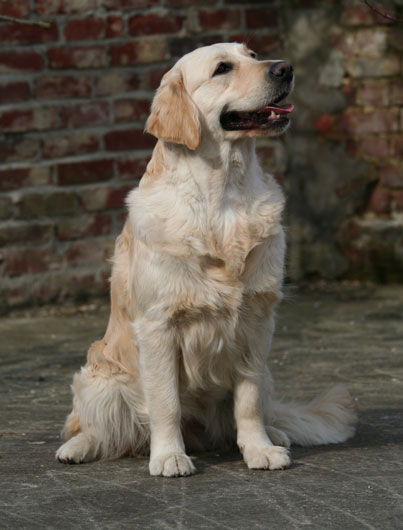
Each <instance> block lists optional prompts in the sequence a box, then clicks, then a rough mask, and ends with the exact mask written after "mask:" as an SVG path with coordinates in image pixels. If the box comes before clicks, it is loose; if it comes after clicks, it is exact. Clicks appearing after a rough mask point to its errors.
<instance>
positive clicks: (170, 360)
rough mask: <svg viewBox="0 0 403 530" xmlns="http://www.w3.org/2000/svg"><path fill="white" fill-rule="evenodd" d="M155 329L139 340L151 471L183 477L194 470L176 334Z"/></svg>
mask: <svg viewBox="0 0 403 530" xmlns="http://www.w3.org/2000/svg"><path fill="white" fill-rule="evenodd" d="M153 328H154V329H152V330H148V333H147V332H146V333H145V329H144V328H143V330H142V333H141V338H140V339H139V340H138V343H139V350H140V368H141V376H142V382H143V388H144V393H145V397H146V402H147V407H148V413H149V418H150V430H151V447H150V474H151V475H162V476H164V477H182V476H186V475H191V474H193V473H194V472H195V467H194V465H193V463H192V461H191V460H190V458H189V457H188V456H187V455H186V454H185V445H184V442H183V437H182V433H181V425H180V424H181V407H180V401H179V389H178V355H177V348H176V347H175V343H174V340H173V337H172V336H171V335H170V334H169V332H167V331H166V330H165V331H164V332H161V331H159V330H157V329H155V327H154V326H153Z"/></svg>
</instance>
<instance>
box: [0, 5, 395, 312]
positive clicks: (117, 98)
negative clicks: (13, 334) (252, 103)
mask: <svg viewBox="0 0 403 530" xmlns="http://www.w3.org/2000/svg"><path fill="white" fill-rule="evenodd" d="M285 4H286V5H285ZM341 4H342V3H340V2H333V1H332V0H328V1H326V2H312V1H294V2H287V3H284V2H280V1H264V2H263V1H259V0H256V1H252V2H246V1H243V0H239V1H238V0H232V1H229V0H204V1H200V2H196V1H195V0H151V1H145V0H18V2H17V1H15V0H10V1H9V2H0V14H6V15H11V16H18V17H27V18H28V17H30V18H43V19H46V20H50V21H52V23H53V24H52V27H51V29H48V30H47V29H41V28H37V27H29V26H21V25H16V24H3V23H1V24H0V43H1V46H0V76H1V80H0V133H1V135H0V260H1V263H0V267H1V273H2V276H1V280H0V281H1V286H0V307H1V308H3V309H4V308H9V307H16V306H19V305H24V304H29V303H44V302H49V301H54V300H61V299H64V298H66V297H70V298H71V297H77V298H79V297H84V296H86V295H93V294H100V293H104V292H106V291H107V289H108V282H107V278H108V275H109V265H108V263H107V262H106V261H105V260H106V258H107V257H108V256H110V255H111V253H112V248H113V242H114V238H115V235H116V234H117V233H118V232H119V230H120V228H121V226H122V222H123V219H124V216H125V211H124V207H123V200H124V196H125V195H126V193H127V191H128V190H129V189H131V188H132V187H133V186H134V185H136V183H137V182H138V179H139V178H140V177H141V175H142V173H143V171H144V168H145V165H146V163H147V160H148V158H149V156H150V154H151V150H152V147H153V145H154V139H153V138H152V137H151V136H149V135H145V134H143V127H144V122H145V118H146V116H147V114H148V110H149V105H150V101H151V98H152V95H153V91H154V90H155V88H156V87H157V86H158V83H159V80H160V78H161V76H162V74H163V73H164V72H165V71H166V70H167V69H168V68H169V67H170V66H171V65H172V64H173V62H174V61H175V60H176V59H177V58H178V57H179V56H181V55H183V54H184V53H186V52H187V51H190V50H191V49H193V48H195V47H197V46H200V45H203V44H210V43H214V42H218V41H227V40H238V41H239V40H245V41H247V42H248V43H249V44H250V45H251V47H253V48H254V49H256V51H258V52H259V54H260V55H262V56H267V57H284V58H287V59H290V60H291V61H292V62H293V63H294V65H295V67H296V70H297V79H298V81H297V88H296V93H295V102H296V103H297V111H296V113H295V124H294V127H293V130H292V132H290V133H288V135H287V136H286V139H285V141H284V139H281V140H276V141H264V142H261V143H260V145H259V153H260V155H261V158H262V160H263V163H264V164H265V166H266V167H267V168H268V169H270V170H272V171H274V172H275V173H276V175H277V176H278V178H279V180H281V181H282V182H284V185H285V187H286V188H287V191H288V194H289V197H290V200H289V207H288V214H287V224H288V225H289V245H290V259H289V261H290V265H289V270H290V275H291V277H292V278H295V279H298V278H301V277H304V276H306V275H313V276H315V275H318V276H325V277H340V276H346V275H354V274H355V275H362V274H364V275H366V276H370V277H375V278H376V277H377V275H378V276H379V274H378V272H377V271H379V259H380V258H379V256H381V255H383V253H385V252H386V253H387V254H388V256H389V257H390V262H391V263H392V265H391V267H389V269H388V270H387V271H386V273H385V272H384V271H383V272H382V274H381V276H382V275H383V276H384V277H385V279H388V278H390V277H391V276H393V274H395V272H394V271H396V267H397V265H398V264H399V263H400V264H401V263H402V261H403V258H402V251H401V246H400V247H399V244H400V245H401V233H402V232H401V222H400V221H399V219H400V217H399V212H402V208H403V207H402V204H403V197H402V186H403V184H402V181H403V177H402V173H401V168H402V165H401V159H402V157H401V155H402V150H403V147H402V143H403V141H402V130H403V127H402V120H403V116H402V115H401V113H402V87H401V80H402V78H401V50H402V40H401V36H399V34H398V33H397V32H396V31H395V29H394V28H393V27H390V26H388V25H385V24H384V22H385V21H384V20H379V19H377V18H376V16H375V15H374V14H373V13H371V12H369V11H368V9H367V8H365V7H360V6H359V7H356V8H352V9H350V8H345V9H342V5H341ZM346 5H351V2H346ZM323 70H325V74H323ZM326 72H327V74H326ZM293 101H294V100H293ZM329 166H330V169H329ZM331 168H333V169H331ZM334 168H336V169H337V171H336V172H335V171H334ZM302 205H304V207H302ZM340 205H344V206H342V207H340ZM399 223H400V224H399ZM399 238H400V240H399ZM399 241H400V243H399ZM374 245H375V247H376V248H375V251H374ZM385 245H386V247H387V248H386V247H385ZM399 259H400V262H399ZM391 271H392V272H391ZM381 279H383V278H381Z"/></svg>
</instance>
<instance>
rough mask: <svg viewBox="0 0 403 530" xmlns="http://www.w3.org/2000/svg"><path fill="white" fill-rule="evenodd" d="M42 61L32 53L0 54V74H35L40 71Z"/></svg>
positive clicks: (11, 52)
mask: <svg viewBox="0 0 403 530" xmlns="http://www.w3.org/2000/svg"><path fill="white" fill-rule="evenodd" d="M42 66H43V59H42V56H41V55H40V54H39V53H38V52H34V51H8V52H6V51H4V52H0V73H2V72H3V73H4V72H19V71H21V72H37V71H39V70H42Z"/></svg>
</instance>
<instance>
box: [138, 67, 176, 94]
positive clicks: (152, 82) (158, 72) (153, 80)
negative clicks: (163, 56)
mask: <svg viewBox="0 0 403 530" xmlns="http://www.w3.org/2000/svg"><path fill="white" fill-rule="evenodd" d="M169 69H170V67H169V66H164V67H162V68H156V69H152V70H148V71H147V72H144V83H145V87H146V88H148V89H151V90H155V89H156V88H158V87H159V85H160V83H161V79H162V77H163V76H164V74H166V73H167V72H168V70H169Z"/></svg>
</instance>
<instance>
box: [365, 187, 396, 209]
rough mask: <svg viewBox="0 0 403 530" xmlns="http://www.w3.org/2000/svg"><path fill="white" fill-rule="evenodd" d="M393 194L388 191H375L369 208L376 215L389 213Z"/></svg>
mask: <svg viewBox="0 0 403 530" xmlns="http://www.w3.org/2000/svg"><path fill="white" fill-rule="evenodd" d="M390 203H391V194H390V192H389V191H388V190H382V189H378V188H377V189H375V190H374V191H373V192H372V195H371V198H370V203H369V208H370V210H371V211H373V212H374V213H378V214H379V213H389V212H390Z"/></svg>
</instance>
